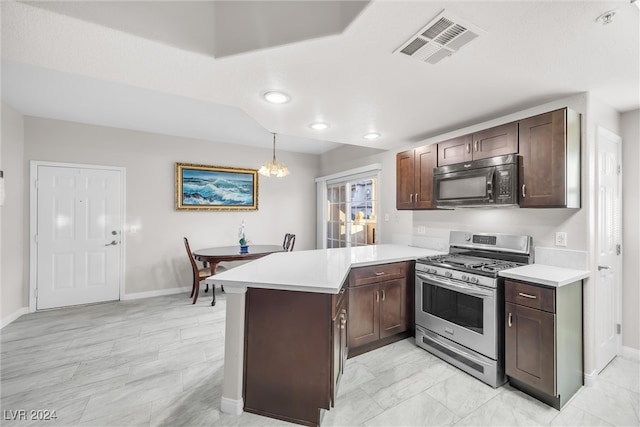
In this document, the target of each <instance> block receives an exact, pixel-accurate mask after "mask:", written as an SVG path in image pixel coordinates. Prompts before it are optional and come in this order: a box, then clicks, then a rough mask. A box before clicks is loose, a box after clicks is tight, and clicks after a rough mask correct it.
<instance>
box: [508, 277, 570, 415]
mask: <svg viewBox="0 0 640 427" xmlns="http://www.w3.org/2000/svg"><path fill="white" fill-rule="evenodd" d="M505 360H506V362H505V372H506V374H507V377H508V380H509V382H510V383H511V384H512V385H513V386H515V387H516V388H519V389H521V390H522V391H524V392H526V393H528V394H530V395H532V396H533V397H535V398H537V399H539V400H541V401H543V402H545V403H546V404H548V405H550V406H553V407H554V408H556V409H560V408H562V407H563V406H564V405H565V404H566V403H567V402H568V401H569V399H571V397H572V396H573V395H574V394H575V393H576V392H577V391H578V390H579V389H580V387H582V384H583V340H582V281H578V282H575V283H571V284H568V285H565V286H561V287H558V288H550V287H545V286H541V285H537V284H533V283H527V282H518V281H512V280H507V281H505Z"/></svg>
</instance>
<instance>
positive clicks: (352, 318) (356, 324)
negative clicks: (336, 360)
mask: <svg viewBox="0 0 640 427" xmlns="http://www.w3.org/2000/svg"><path fill="white" fill-rule="evenodd" d="M379 311H380V291H379V288H378V285H368V286H358V287H355V288H349V329H348V330H347V333H348V334H349V342H348V345H349V347H351V348H355V347H359V346H361V345H364V344H368V343H370V342H373V341H377V340H378V338H379V337H380V323H379V321H378V319H379V317H380V315H379Z"/></svg>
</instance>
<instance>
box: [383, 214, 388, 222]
mask: <svg viewBox="0 0 640 427" xmlns="http://www.w3.org/2000/svg"><path fill="white" fill-rule="evenodd" d="M384 220H385V221H389V214H388V213H386V214H384Z"/></svg>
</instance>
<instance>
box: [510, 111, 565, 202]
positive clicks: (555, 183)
mask: <svg viewBox="0 0 640 427" xmlns="http://www.w3.org/2000/svg"><path fill="white" fill-rule="evenodd" d="M565 119H566V109H563V110H557V111H553V112H551V113H546V114H541V115H539V116H535V117H530V118H528V119H525V120H521V121H520V125H519V126H520V130H519V134H520V155H521V156H522V159H521V164H520V202H519V204H520V207H522V208H530V207H566V204H567V202H566V185H565V177H566V161H567V158H566V152H565V142H566V139H565V135H566V125H565V123H566V120H565Z"/></svg>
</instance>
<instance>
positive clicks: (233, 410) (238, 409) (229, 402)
mask: <svg viewBox="0 0 640 427" xmlns="http://www.w3.org/2000/svg"><path fill="white" fill-rule="evenodd" d="M243 408H244V400H243V399H242V398H240V399H229V398H228V397H224V396H222V397H221V398H220V411H221V412H224V413H225V414H231V415H240V414H242V409H243Z"/></svg>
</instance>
